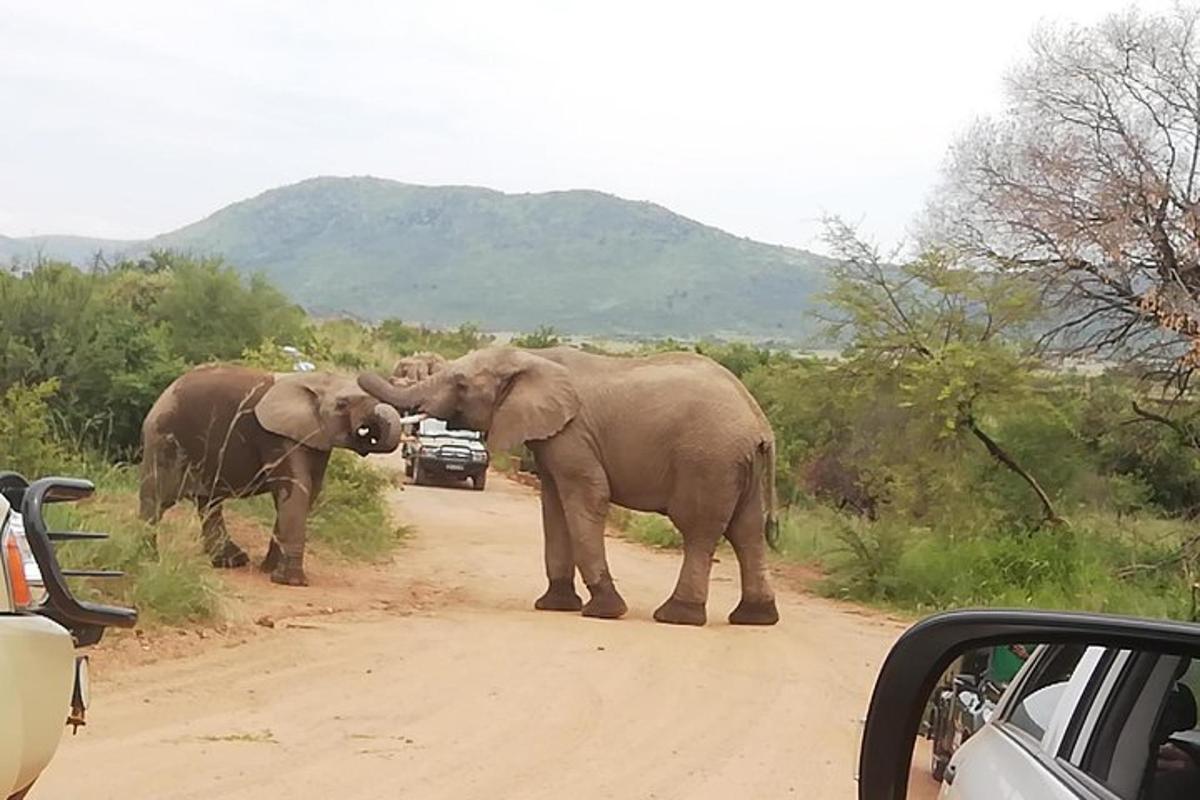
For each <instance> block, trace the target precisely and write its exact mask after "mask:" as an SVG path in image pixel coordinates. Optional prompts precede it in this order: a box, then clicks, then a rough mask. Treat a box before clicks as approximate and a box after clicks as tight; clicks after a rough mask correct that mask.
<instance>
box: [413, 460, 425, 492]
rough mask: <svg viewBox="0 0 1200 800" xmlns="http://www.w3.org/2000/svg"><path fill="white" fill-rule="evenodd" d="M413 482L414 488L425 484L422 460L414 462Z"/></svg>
mask: <svg viewBox="0 0 1200 800" xmlns="http://www.w3.org/2000/svg"><path fill="white" fill-rule="evenodd" d="M412 482H413V486H421V485H422V484H424V483H425V476H424V475H423V474H421V462H420V460H415V461H413V467H412Z"/></svg>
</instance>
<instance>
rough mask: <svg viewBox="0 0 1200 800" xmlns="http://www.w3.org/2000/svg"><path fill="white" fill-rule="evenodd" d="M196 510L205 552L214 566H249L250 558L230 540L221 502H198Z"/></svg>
mask: <svg viewBox="0 0 1200 800" xmlns="http://www.w3.org/2000/svg"><path fill="white" fill-rule="evenodd" d="M196 508H197V510H198V511H199V512H200V522H201V528H200V535H201V538H202V539H203V541H204V552H205V553H207V554H208V557H209V559H210V560H211V561H212V565H213V566H214V567H218V568H226V569H228V568H235V567H244V566H246V565H247V564H249V563H250V556H248V555H246V551H245V550H243V549H242V548H240V547H238V546H237V545H236V544H234V543H233V540H232V539H230V538H229V531H228V530H226V529H225V517H224V515H223V514H222V513H221V500H209V499H207V498H206V499H202V500H197V501H196Z"/></svg>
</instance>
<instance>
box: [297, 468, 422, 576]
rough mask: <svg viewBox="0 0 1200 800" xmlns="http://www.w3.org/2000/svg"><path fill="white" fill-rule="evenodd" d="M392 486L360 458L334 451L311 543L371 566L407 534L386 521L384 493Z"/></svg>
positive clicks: (315, 513) (385, 476)
mask: <svg viewBox="0 0 1200 800" xmlns="http://www.w3.org/2000/svg"><path fill="white" fill-rule="evenodd" d="M393 481H394V477H393V476H391V475H389V474H387V473H385V472H383V471H381V470H379V469H377V468H375V467H373V466H371V465H369V464H368V463H367V462H366V461H365V460H364V459H362V458H360V457H359V456H357V455H355V454H353V453H350V452H348V451H346V450H334V451H333V453H332V454H331V455H330V459H329V468H328V470H327V471H326V473H325V484H324V486H323V487H322V489H321V495H320V497H319V498H318V499H317V505H316V508H314V509H313V513H312V514H311V515H310V517H309V522H308V530H309V534H310V536H311V538H312V539H313V540H314V541H317V542H321V543H323V544H325V545H327V546H329V547H330V548H331V549H332V550H333V551H334V552H336V553H338V554H339V555H341V556H344V557H347V558H354V559H359V560H365V561H374V560H378V559H380V558H383V557H385V556H387V555H388V554H390V553H391V551H392V550H393V549H395V547H396V545H397V544H399V542H400V540H401V539H402V538H403V537H404V536H405V533H406V531H405V529H404V528H403V526H397V525H396V524H395V523H393V522H392V521H391V520H390V519H389V518H388V511H387V504H386V498H385V492H386V491H387V490H388V489H389V488H390V487H391V485H392V483H393Z"/></svg>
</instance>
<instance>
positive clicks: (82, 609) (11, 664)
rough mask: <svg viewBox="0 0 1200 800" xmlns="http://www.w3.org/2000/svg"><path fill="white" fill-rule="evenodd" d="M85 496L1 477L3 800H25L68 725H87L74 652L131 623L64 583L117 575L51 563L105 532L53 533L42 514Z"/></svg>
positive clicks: (82, 484) (58, 482) (129, 613)
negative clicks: (58, 548)
mask: <svg viewBox="0 0 1200 800" xmlns="http://www.w3.org/2000/svg"><path fill="white" fill-rule="evenodd" d="M92 491H93V486H92V484H90V483H88V482H87V481H81V480H74V479H68V478H47V479H43V480H40V481H36V482H34V483H33V484H32V485H31V484H29V483H28V482H27V481H26V480H25V479H24V478H23V477H21V476H20V475H17V474H16V473H12V472H7V473H5V472H0V731H3V733H0V798H8V800H16V799H17V798H23V797H25V795H26V793H28V792H29V790H30V788H31V787H32V786H33V784H34V781H36V780H37V778H38V776H39V775H40V774H41V773H42V771H43V770H44V769H45V768H46V765H47V764H49V763H50V759H51V757H52V756H53V755H54V752H55V750H57V749H58V743H59V740H60V739H61V738H62V733H63V728H64V727H65V725H72V726H74V727H76V728H78V726H79V725H82V724H84V721H85V719H84V717H85V713H86V711H87V705H88V671H87V665H88V662H87V656H85V655H81V654H79V652H78V648H83V647H87V646H89V645H93V644H95V643H96V642H98V641H99V640H100V637H101V636H102V635H103V633H104V629H105V628H106V627H108V626H113V625H115V626H120V627H129V626H132V625H133V624H134V623H135V622H136V621H137V613H136V612H135V611H133V610H132V609H127V608H113V607H109V606H101V605H96V604H93V603H87V602H81V601H79V600H77V599H76V598H75V597H74V596H73V595H72V594H71V591H70V589H69V588H68V587H67V583H66V578H68V577H115V576H117V575H119V574H120V573H114V572H95V571H83V570H66V569H63V568H61V567H60V566H59V564H58V560H57V558H56V557H55V553H54V547H53V544H52V543H53V542H56V541H67V540H86V539H101V538H104V534H99V533H83V532H52V531H50V530H48V528H47V526H46V520H45V517H44V516H43V511H44V508H45V506H46V505H47V504H50V503H57V502H63V501H68V502H69V501H74V500H79V499H82V498H84V497H87V496H88V495H90V494H91V493H92Z"/></svg>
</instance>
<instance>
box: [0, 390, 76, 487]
mask: <svg viewBox="0 0 1200 800" xmlns="http://www.w3.org/2000/svg"><path fill="white" fill-rule="evenodd" d="M56 391H58V381H56V380H53V379H51V380H48V381H44V382H42V383H39V384H36V385H34V386H25V385H24V384H16V385H13V386H10V387H9V388H8V390H7V391H5V392H4V393H3V394H2V395H0V454H3V462H2V463H0V470H12V471H15V472H20V473H22V474H23V475H45V474H46V473H48V472H52V471H54V470H56V469H58V468H59V467H60V466H61V465H63V464H64V463H65V462H66V461H67V453H66V451H65V450H64V448H63V446H62V445H61V444H59V442H58V441H57V440H56V439H55V438H54V437H53V436H52V433H51V429H50V422H49V421H50V410H49V407H48V405H47V404H48V401H49V400H50V398H51V397H53V396H54V393H55V392H56Z"/></svg>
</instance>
